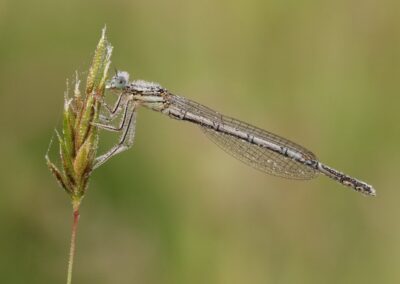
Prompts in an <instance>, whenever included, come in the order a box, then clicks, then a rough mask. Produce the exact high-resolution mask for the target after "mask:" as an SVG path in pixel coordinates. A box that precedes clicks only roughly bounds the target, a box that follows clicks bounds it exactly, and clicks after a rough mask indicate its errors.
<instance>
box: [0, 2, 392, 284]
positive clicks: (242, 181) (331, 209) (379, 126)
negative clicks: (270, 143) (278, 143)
mask: <svg viewBox="0 0 400 284" xmlns="http://www.w3.org/2000/svg"><path fill="white" fill-rule="evenodd" d="M399 11H400V2H399V1H390V0H384V1H377V0H375V1H373V0H367V1H360V0H358V1H348V0H339V1H315V0H314V1H261V0H259V1H257V0H237V1H175V0H172V1H161V0H158V1H156V0H154V1H113V2H112V1H86V2H83V1H50V0H47V1H40V2H37V1H11V0H10V1H4V0H2V1H1V0H0V43H1V44H0V106H1V111H0V123H1V139H0V157H1V161H2V162H1V163H0V175H1V176H0V282H1V283H63V282H65V279H66V261H67V254H68V246H69V241H70V226H71V217H72V216H71V207H70V202H69V199H68V197H67V195H66V194H65V193H64V192H63V191H62V190H61V189H59V188H58V186H57V185H56V182H55V180H54V178H53V177H52V176H51V174H50V172H49V171H48V170H47V168H46V166H45V161H44V154H45V152H46V149H47V146H48V142H49V140H50V137H51V135H52V133H53V129H54V127H55V126H56V125H57V121H58V120H59V118H60V115H61V109H62V104H63V92H64V89H65V80H66V78H72V77H73V74H74V71H75V70H78V71H80V72H82V71H85V70H87V68H88V66H89V64H90V60H91V57H92V55H93V51H94V48H95V45H96V44H97V41H98V39H99V37H100V33H101V29H102V27H103V26H104V25H105V24H107V27H108V36H109V39H110V41H111V43H112V44H113V46H114V55H113V64H115V66H116V67H117V68H119V69H122V70H127V71H129V72H130V73H131V75H132V76H133V77H135V78H141V79H146V80H152V81H157V82H159V83H160V84H162V85H163V86H165V87H166V88H168V89H169V90H171V91H173V92H174V93H176V94H179V95H183V96H186V97H189V98H191V99H194V100H196V101H199V102H201V103H203V104H205V105H207V106H210V107H212V108H215V109H216V110H218V111H220V112H223V113H226V114H228V115H231V116H234V117H237V118H239V119H242V120H245V121H247V122H250V123H252V124H255V125H257V126H260V127H262V128H265V129H268V130H270V131H273V132H275V133H277V134H280V135H282V136H284V137H287V138H289V139H291V140H294V141H296V142H298V143H300V144H302V145H304V146H306V147H308V148H310V149H311V150H312V151H314V152H315V153H316V154H317V155H318V156H319V157H320V158H321V160H323V161H324V162H326V163H327V164H328V165H331V166H333V167H336V168H338V169H339V170H342V171H345V172H346V173H349V174H351V175H354V176H355V177H359V178H361V179H363V180H365V181H367V182H369V183H371V184H373V185H374V186H375V187H376V188H377V190H378V197H376V198H365V197H363V196H362V195H360V194H357V193H355V192H352V191H351V190H349V189H347V188H344V187H342V186H340V185H339V184H336V183H334V182H332V181H330V180H328V179H327V178H325V177H320V178H317V179H315V180H312V181H309V182H296V181H291V180H285V179H279V178H276V177H271V176H268V175H265V174H262V173H261V172H258V171H256V170H253V169H252V168H249V167H247V166H246V165H243V164H242V163H240V162H238V161H237V160H235V159H234V158H232V157H230V156H228V155H227V154H226V153H224V152H223V151H221V150H220V149H219V148H218V147H216V146H215V145H214V144H213V143H212V142H210V141H208V139H207V138H206V137H205V136H203V135H202V133H201V131H199V129H198V128H197V127H195V126H192V125H190V124H187V123H181V122H177V121H174V120H170V119H168V118H166V117H164V116H162V115H160V114H157V113H154V112H151V111H148V110H145V109H142V110H140V113H139V117H138V122H137V136H136V137H137V139H136V143H135V146H134V148H133V149H132V150H130V151H128V152H126V153H124V154H123V155H121V156H119V157H118V158H114V159H112V160H111V161H110V162H108V163H107V164H105V165H104V166H102V167H101V168H100V169H99V170H97V171H96V172H95V174H94V175H93V177H92V181H91V185H90V188H89V192H88V194H87V195H86V198H85V200H84V202H83V205H82V211H81V222H80V227H79V233H78V248H77V249H78V250H77V256H76V259H75V261H76V266H75V271H74V278H73V280H74V281H73V282H74V283H173V284H175V283H199V284H200V283H201V284H202V283H398V282H399V281H400V270H399V269H398V267H399V263H400V243H399V239H400V227H399V225H398V217H399V213H400V207H399V206H398V200H399V197H400V191H399V190H398V187H399V169H400V166H399V161H400V151H399V141H400V135H399V126H398V123H399V119H400V114H399V110H398V108H399V104H400V99H399V90H400V88H399V75H400V12H399ZM113 138H114V139H116V137H110V136H106V137H105V138H104V140H105V141H106V142H105V143H106V144H107V143H108V144H109V143H112V141H113V140H112V139H113ZM104 140H103V141H104ZM104 150H105V146H104V147H103V148H102V151H104Z"/></svg>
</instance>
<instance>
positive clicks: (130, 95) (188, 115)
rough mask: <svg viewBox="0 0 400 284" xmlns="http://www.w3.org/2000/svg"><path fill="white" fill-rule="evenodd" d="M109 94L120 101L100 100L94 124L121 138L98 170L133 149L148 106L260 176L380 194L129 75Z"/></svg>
mask: <svg viewBox="0 0 400 284" xmlns="http://www.w3.org/2000/svg"><path fill="white" fill-rule="evenodd" d="M107 89H109V90H114V91H118V99H117V101H116V103H115V106H114V107H109V106H108V105H107V104H106V103H105V101H104V100H103V99H100V100H101V103H102V104H103V106H104V107H105V109H106V110H107V111H108V113H109V114H108V115H107V116H101V117H100V123H96V124H95V125H96V126H98V127H100V128H103V129H106V130H110V131H117V132H121V133H122V134H121V138H120V141H119V143H118V144H117V145H115V146H114V147H113V148H112V149H111V150H109V151H108V152H107V153H106V154H104V155H102V156H100V157H98V158H97V160H96V165H95V167H98V166H100V165H101V164H103V163H104V162H105V161H107V160H108V159H109V158H111V157H112V156H114V155H117V154H118V153H121V152H122V151H124V150H127V149H128V148H130V147H131V146H132V145H133V140H134V136H135V123H136V111H137V108H138V107H139V106H144V107H147V108H149V109H152V110H154V111H157V112H161V113H163V114H165V115H167V116H169V117H171V118H174V119H177V120H182V121H188V122H191V123H194V124H197V125H199V126H200V127H201V129H202V130H203V132H204V133H205V134H206V135H207V136H208V137H209V138H210V139H211V140H212V141H214V142H215V143H216V144H217V145H218V146H219V147H221V148H222V149H223V150H225V151H226V152H227V153H229V154H231V155H232V156H234V157H235V158H237V159H239V160H241V161H242V162H244V163H246V164H248V165H250V166H252V167H254V168H256V169H258V170H260V171H263V172H266V173H268V174H272V175H276V176H281V177H285V178H289V179H298V180H307V179H311V178H314V177H316V176H317V175H318V173H322V174H324V175H326V176H328V177H330V178H331V179H333V180H336V181H338V182H339V183H341V184H343V185H345V186H348V187H351V188H353V189H354V190H356V191H358V192H361V193H363V194H365V195H370V196H374V195H375V194H376V192H375V189H374V188H373V187H372V186H371V185H369V184H367V183H365V182H362V181H360V180H358V179H355V178H353V177H350V176H348V175H346V174H344V173H342V172H339V171H337V170H335V169H333V168H331V167H328V166H327V165H324V164H323V163H321V162H319V160H318V159H317V157H316V156H315V155H314V154H313V153H312V152H311V151H309V150H307V149H306V148H304V147H302V146H300V145H298V144H296V143H294V142H291V141H289V140H287V139H285V138H283V137H280V136H278V135H276V134H273V133H271V132H268V131H265V130H262V129H260V128H258V127H255V126H252V125H250V124H248V123H245V122H242V121H240V120H237V119H234V118H232V117H228V116H225V115H222V114H220V113H218V112H216V111H214V110H212V109H210V108H208V107H206V106H203V105H201V104H199V103H196V102H194V101H191V100H189V99H186V98H183V97H180V96H176V95H173V94H171V93H170V92H169V91H168V90H167V89H165V88H163V87H161V86H160V85H159V84H157V83H151V82H146V81H141V80H137V81H132V82H129V74H128V73H127V72H118V71H117V73H116V75H115V76H114V77H113V78H112V80H111V81H110V82H109V84H108V85H107ZM121 112H123V115H122V120H121V123H120V125H119V126H114V125H113V124H112V120H113V119H114V118H115V117H117V116H118V114H119V113H121Z"/></svg>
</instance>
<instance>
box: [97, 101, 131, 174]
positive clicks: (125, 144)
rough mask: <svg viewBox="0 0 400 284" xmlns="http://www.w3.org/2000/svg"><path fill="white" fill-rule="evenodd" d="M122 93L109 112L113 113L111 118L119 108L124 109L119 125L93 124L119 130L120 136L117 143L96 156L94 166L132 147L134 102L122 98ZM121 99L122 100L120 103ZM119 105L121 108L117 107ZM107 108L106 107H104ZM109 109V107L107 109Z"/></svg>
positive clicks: (109, 129) (115, 130)
mask: <svg viewBox="0 0 400 284" xmlns="http://www.w3.org/2000/svg"><path fill="white" fill-rule="evenodd" d="M122 96H123V94H121V95H120V96H119V98H118V102H117V105H118V106H117V107H115V108H114V109H115V111H114V112H113V113H112V112H111V111H110V114H111V115H113V117H112V118H111V119H113V118H114V117H115V116H116V115H117V114H118V113H119V112H120V111H121V110H124V114H123V118H122V121H121V123H120V125H119V126H117V127H116V126H114V125H112V124H107V123H105V124H101V123H96V124H94V125H95V126H97V127H99V128H102V129H105V130H108V131H113V132H121V137H120V140H119V142H118V144H117V145H115V146H113V147H112V148H111V149H110V150H109V151H108V152H107V153H105V154H103V155H101V156H99V157H97V158H96V161H95V165H94V168H97V167H99V166H100V165H102V164H103V163H105V162H106V161H107V160H108V159H110V158H111V157H113V156H115V155H117V154H119V153H121V152H123V151H125V150H127V149H129V148H130V147H132V145H133V142H134V139H135V126H136V103H135V102H134V101H133V100H131V99H129V98H128V97H126V99H124V100H123V99H122ZM121 101H123V102H122V103H121ZM119 106H121V108H119ZM106 109H107V108H106ZM107 110H109V109H107Z"/></svg>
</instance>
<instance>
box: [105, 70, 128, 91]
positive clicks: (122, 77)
mask: <svg viewBox="0 0 400 284" xmlns="http://www.w3.org/2000/svg"><path fill="white" fill-rule="evenodd" d="M128 82H129V73H128V72H126V71H118V70H116V72H115V75H114V76H113V77H112V78H111V81H110V82H109V83H108V84H107V86H106V88H107V89H123V88H125V87H126V85H128Z"/></svg>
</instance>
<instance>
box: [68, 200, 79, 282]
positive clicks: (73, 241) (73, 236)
mask: <svg viewBox="0 0 400 284" xmlns="http://www.w3.org/2000/svg"><path fill="white" fill-rule="evenodd" d="M79 205H80V202H79V201H78V202H73V216H74V220H73V223H72V233H71V245H70V247H69V259H68V274H67V284H71V283H72V268H73V266H74V256H75V246H76V233H77V230H78V222H79Z"/></svg>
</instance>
